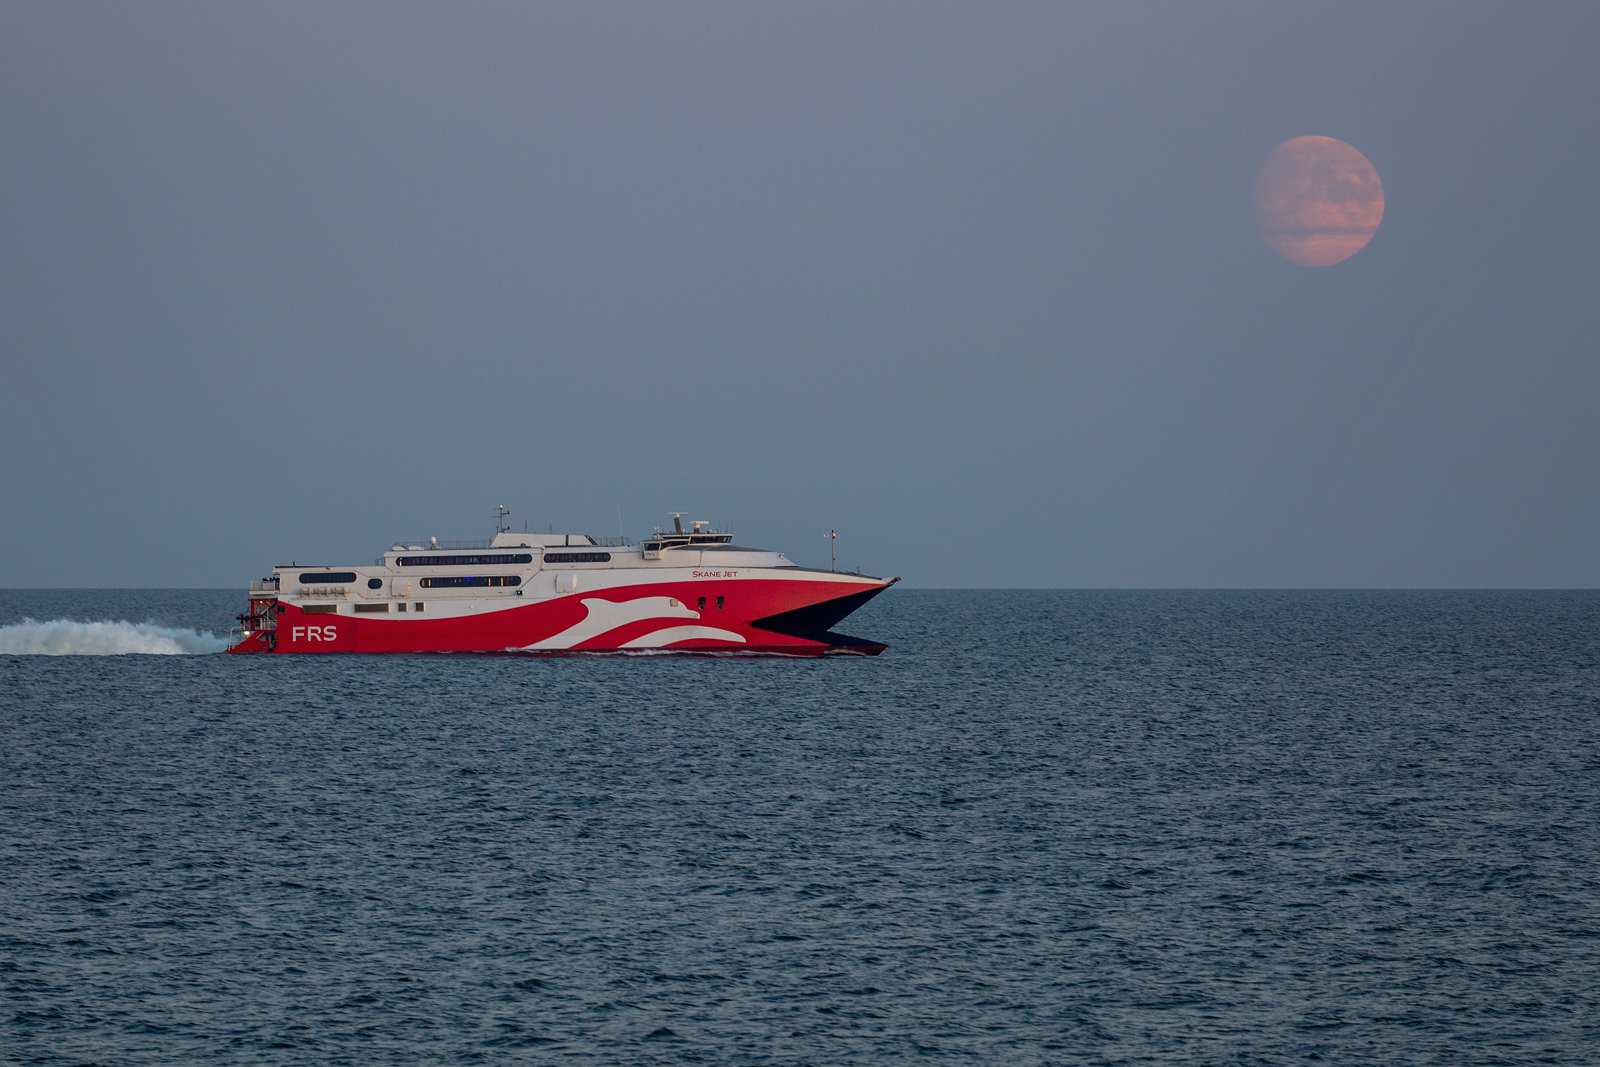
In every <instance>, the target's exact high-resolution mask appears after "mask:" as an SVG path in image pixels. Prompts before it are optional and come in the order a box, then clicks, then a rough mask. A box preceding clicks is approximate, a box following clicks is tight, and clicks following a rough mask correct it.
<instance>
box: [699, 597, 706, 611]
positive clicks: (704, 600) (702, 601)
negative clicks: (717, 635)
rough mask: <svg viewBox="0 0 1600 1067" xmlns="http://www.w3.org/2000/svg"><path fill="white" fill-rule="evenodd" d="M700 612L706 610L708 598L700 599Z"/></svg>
mask: <svg viewBox="0 0 1600 1067" xmlns="http://www.w3.org/2000/svg"><path fill="white" fill-rule="evenodd" d="M700 610H701V611H704V610H706V598H705V597H701V598H700Z"/></svg>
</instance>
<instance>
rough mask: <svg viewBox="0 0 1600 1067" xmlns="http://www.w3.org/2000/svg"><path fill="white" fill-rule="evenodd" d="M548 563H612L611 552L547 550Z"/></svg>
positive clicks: (545, 555) (546, 558)
mask: <svg viewBox="0 0 1600 1067" xmlns="http://www.w3.org/2000/svg"><path fill="white" fill-rule="evenodd" d="M544 561H545V562H546V563H610V562H611V553H609V552H546V553H545V554H544Z"/></svg>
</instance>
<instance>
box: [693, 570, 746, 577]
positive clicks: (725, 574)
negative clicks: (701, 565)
mask: <svg viewBox="0 0 1600 1067" xmlns="http://www.w3.org/2000/svg"><path fill="white" fill-rule="evenodd" d="M690 573H691V574H692V576H693V577H696V578H737V577H739V572H738V571H691V572H690Z"/></svg>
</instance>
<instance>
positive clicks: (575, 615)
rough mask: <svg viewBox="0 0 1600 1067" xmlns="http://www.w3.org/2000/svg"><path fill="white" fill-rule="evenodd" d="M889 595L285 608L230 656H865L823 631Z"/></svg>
mask: <svg viewBox="0 0 1600 1067" xmlns="http://www.w3.org/2000/svg"><path fill="white" fill-rule="evenodd" d="M830 578H831V576H830ZM888 584H889V583H886V582H880V581H877V580H869V582H868V583H864V582H863V581H862V580H861V579H859V578H853V577H852V578H845V577H844V576H842V575H841V576H840V579H838V580H828V579H824V580H803V581H802V580H795V579H788V578H783V579H776V578H774V579H754V578H753V579H741V580H736V581H721V582H717V581H712V582H705V581H692V580H691V581H685V582H644V583H640V584H633V585H624V586H618V587H615V588H607V589H597V590H594V591H592V592H582V593H574V594H571V595H568V596H560V597H555V598H553V599H547V600H520V599H514V598H505V599H503V600H497V601H491V602H481V601H480V602H478V603H479V604H482V605H484V606H483V607H482V608H481V609H478V610H471V611H469V612H463V611H461V610H459V608H458V607H457V606H456V605H458V604H459V602H452V601H451V600H449V599H443V598H441V599H437V600H431V601H428V602H427V605H426V613H423V614H418V613H416V612H415V611H410V612H406V613H399V612H398V602H397V603H396V611H395V612H389V611H387V610H385V611H384V613H383V614H382V615H381V616H378V615H374V614H358V613H355V612H354V608H355V606H356V605H355V604H354V603H341V604H337V605H333V604H319V605H307V604H305V603H304V602H300V601H296V600H284V601H279V602H278V603H277V604H276V606H275V607H273V608H272V609H270V610H271V612H272V615H271V621H270V622H269V623H268V625H269V626H270V625H271V624H272V623H275V624H276V625H275V627H274V628H272V629H260V630H255V631H254V632H252V633H251V634H250V635H249V636H248V637H246V638H244V639H243V640H242V641H241V642H240V643H239V644H238V645H237V646H236V647H234V648H233V649H230V651H232V652H237V653H251V652H256V653H261V652H276V653H289V652H295V653H311V654H318V653H323V654H327V653H338V652H374V653H380V652H382V653H430V652H469V653H501V654H505V653H513V654H525V655H575V654H579V655H581V654H592V653H634V654H646V653H659V652H675V653H690V654H701V655H728V654H742V655H784V656H820V655H830V654H854V655H869V656H871V655H877V654H878V653H880V652H882V651H883V650H884V648H885V647H887V646H885V645H883V644H879V643H876V642H868V641H862V640H859V639H856V638H851V637H846V636H844V635H842V634H836V633H832V632H831V631H830V627H831V626H832V625H833V624H834V623H837V622H838V621H839V620H840V619H842V618H843V617H844V616H845V615H847V614H849V613H850V612H851V611H854V610H855V609H856V608H857V607H860V606H861V604H863V603H865V602H866V601H867V600H870V599H871V598H872V597H873V596H875V595H877V594H878V593H880V592H882V591H883V590H884V589H886V588H887V587H888ZM719 602H720V606H719ZM702 604H704V605H705V606H701V605H702ZM501 605H505V606H501ZM307 606H311V607H313V610H312V611H309V612H308V611H306V610H304V608H305V607H307ZM413 606H414V605H413ZM316 608H321V609H322V610H320V611H318V610H316ZM330 608H331V609H333V610H332V611H330V610H329V609H330Z"/></svg>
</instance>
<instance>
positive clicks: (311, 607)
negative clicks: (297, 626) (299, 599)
mask: <svg viewBox="0 0 1600 1067" xmlns="http://www.w3.org/2000/svg"><path fill="white" fill-rule="evenodd" d="M338 611H339V605H337V604H307V605H306V606H305V607H303V608H301V609H300V612H301V614H303V615H335V614H337V613H338Z"/></svg>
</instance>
